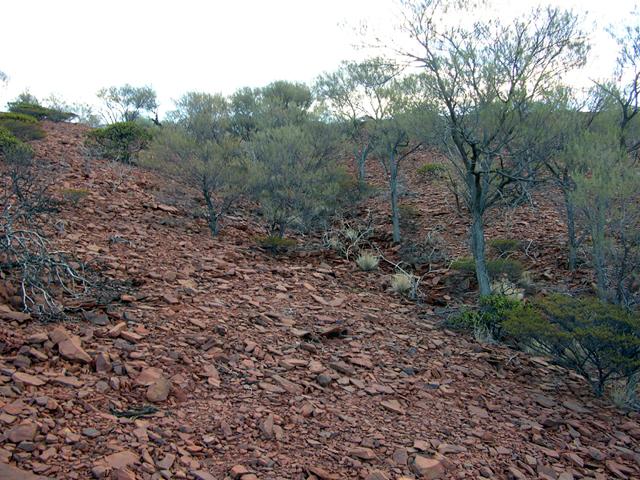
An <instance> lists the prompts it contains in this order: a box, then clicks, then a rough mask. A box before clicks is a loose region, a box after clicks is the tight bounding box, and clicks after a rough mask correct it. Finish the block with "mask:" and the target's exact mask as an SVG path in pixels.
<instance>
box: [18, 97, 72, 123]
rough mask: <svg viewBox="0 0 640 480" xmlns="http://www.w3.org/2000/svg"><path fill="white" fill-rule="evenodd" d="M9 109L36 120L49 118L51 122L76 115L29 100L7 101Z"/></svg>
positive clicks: (66, 119)
mask: <svg viewBox="0 0 640 480" xmlns="http://www.w3.org/2000/svg"><path fill="white" fill-rule="evenodd" d="M9 111H11V112H15V113H18V114H24V115H29V116H31V117H33V118H36V119H37V120H51V121H52V122H66V121H68V120H71V119H72V118H75V117H77V115H76V114H75V113H71V112H63V111H61V110H57V109H55V108H47V107H43V106H42V105H38V104H37V103H29V102H12V103H9Z"/></svg>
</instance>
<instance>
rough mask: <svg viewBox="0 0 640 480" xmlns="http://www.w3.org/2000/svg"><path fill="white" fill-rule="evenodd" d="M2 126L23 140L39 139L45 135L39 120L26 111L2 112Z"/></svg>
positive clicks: (0, 118)
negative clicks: (25, 112)
mask: <svg viewBox="0 0 640 480" xmlns="http://www.w3.org/2000/svg"><path fill="white" fill-rule="evenodd" d="M0 128H3V129H5V130H8V131H9V132H10V133H11V134H12V135H13V136H14V137H16V138H17V139H18V140H23V141H28V140H39V139H41V138H44V136H45V133H44V130H42V127H41V126H40V124H39V123H38V120H37V119H36V118H34V117H32V116H30V115H26V114H24V113H16V112H3V113H0Z"/></svg>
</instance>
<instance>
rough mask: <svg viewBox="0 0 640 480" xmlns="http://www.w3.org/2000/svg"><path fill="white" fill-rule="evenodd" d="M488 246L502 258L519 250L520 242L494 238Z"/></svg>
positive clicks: (511, 239)
mask: <svg viewBox="0 0 640 480" xmlns="http://www.w3.org/2000/svg"><path fill="white" fill-rule="evenodd" d="M489 246H490V247H491V248H492V249H493V250H494V251H495V253H497V254H498V256H503V255H506V254H508V253H511V252H515V251H516V250H518V249H519V248H520V241H519V240H516V239H513V238H494V239H493V240H489Z"/></svg>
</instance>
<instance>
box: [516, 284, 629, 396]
mask: <svg viewBox="0 0 640 480" xmlns="http://www.w3.org/2000/svg"><path fill="white" fill-rule="evenodd" d="M503 326H504V329H505V331H506V332H507V333H508V334H509V335H511V336H512V337H513V338H514V340H515V341H516V342H517V343H518V344H519V345H521V346H526V347H528V348H530V349H532V350H534V351H537V352H540V353H543V354H546V355H549V356H551V357H552V358H554V359H555V361H556V362H557V363H559V364H560V365H563V366H565V367H568V368H571V369H573V370H576V371H577V372H578V373H580V374H581V375H582V376H583V377H584V378H586V379H587V380H588V381H589V382H590V383H591V385H592V387H593V390H594V392H595V393H596V395H599V396H600V395H602V394H603V393H604V391H605V387H606V385H607V384H608V383H609V382H612V381H615V380H619V379H626V380H627V381H631V380H632V379H633V378H634V376H635V375H636V374H638V372H640V314H639V313H638V312H629V311H627V310H625V309H623V308H622V307H619V306H616V305H612V304H609V303H606V302H603V301H601V300H598V299H596V298H594V297H585V298H572V297H570V296H567V295H557V294H556V295H550V296H548V297H545V298H542V299H539V300H537V301H535V302H534V303H533V304H532V307H531V308H527V309H523V310H521V311H514V312H511V313H510V314H509V315H508V318H507V319H506V320H505V321H504V323H503Z"/></svg>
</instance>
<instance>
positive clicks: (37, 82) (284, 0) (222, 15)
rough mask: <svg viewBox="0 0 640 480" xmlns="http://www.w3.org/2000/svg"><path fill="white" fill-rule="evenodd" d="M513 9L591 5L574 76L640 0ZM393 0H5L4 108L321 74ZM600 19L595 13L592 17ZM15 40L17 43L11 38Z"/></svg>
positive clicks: (507, 12) (609, 47) (596, 70)
mask: <svg viewBox="0 0 640 480" xmlns="http://www.w3.org/2000/svg"><path fill="white" fill-rule="evenodd" d="M491 3H492V5H493V6H492V11H493V14H495V15H499V16H500V17H504V18H509V17H510V16H513V15H515V14H517V13H518V12H521V11H525V10H527V9H528V8H530V7H532V6H535V5H540V4H543V5H546V4H552V5H559V6H562V7H567V8H573V9H575V11H576V12H578V13H586V14H587V23H588V25H589V29H588V30H589V31H591V32H593V39H592V40H593V49H592V54H591V58H590V63H589V65H588V66H587V69H586V70H585V71H584V72H581V73H580V75H579V77H576V79H575V81H576V82H581V81H583V82H585V83H586V82H588V80H589V78H603V77H605V76H607V75H608V74H609V73H610V71H611V69H612V67H613V62H614V58H615V54H616V46H615V44H614V43H613V42H612V41H611V40H610V39H609V38H608V35H607V34H606V33H605V30H604V29H605V27H607V26H609V25H614V26H616V25H621V24H622V23H623V22H624V21H625V20H627V19H629V15H628V14H629V12H630V11H632V10H633V9H634V6H635V5H636V4H637V1H636V0H609V1H606V2H604V1H602V0H597V1H594V0H583V1H577V0H548V1H546V2H541V1H538V0H519V1H517V0H511V1H510V0H494V1H493V2H491ZM397 12H398V10H397V2H396V1H395V0H322V1H319V0H234V1H222V0H209V1H205V0H181V1H179V2H176V1H175V0H174V1H166V0H155V1H150V0H126V1H125V0H109V1H108V2H92V1H86V0H56V1H51V0H20V1H8V2H5V4H3V6H2V17H3V22H2V34H3V38H5V39H10V41H7V42H5V48H3V49H2V51H0V71H4V72H5V73H6V74H7V75H8V76H9V81H8V83H7V84H6V85H4V86H0V109H2V108H3V107H4V104H5V103H6V102H7V101H8V100H11V99H12V98H15V96H16V95H17V94H19V93H20V92H22V91H25V90H29V91H30V92H31V93H32V94H34V95H36V96H37V97H38V98H44V97H47V96H48V95H50V94H55V95H56V96H58V97H61V98H63V99H64V100H67V101H69V102H88V103H96V98H95V93H96V91H97V90H98V89H99V88H101V87H107V86H111V85H122V84H124V83H130V84H132V85H136V86H139V85H151V86H152V87H153V88H154V89H155V90H156V91H157V93H158V98H159V101H160V104H161V107H162V108H161V110H162V111H166V110H169V109H171V108H172V106H173V100H174V99H177V98H178V97H180V96H181V95H182V94H183V93H185V92H187V91H191V90H200V91H207V92H212V93H213V92H221V93H223V94H230V93H232V92H233V91H234V90H236V89H237V88H239V87H242V86H251V87H258V86H262V85H266V84H267V83H269V82H271V81H274V80H279V79H283V80H291V81H302V82H311V81H313V79H314V78H315V77H316V76H317V75H318V74H320V73H322V72H323V71H330V70H333V69H335V68H336V67H337V66H338V64H339V62H340V61H341V60H345V59H357V58H361V57H362V56H363V55H365V54H366V51H363V50H361V49H358V48H356V47H355V45H358V44H361V43H362V38H361V37H359V36H358V35H357V33H356V30H357V28H356V27H357V25H358V24H359V23H360V22H362V21H366V23H367V24H368V25H370V28H371V29H374V30H377V31H380V32H382V33H383V34H388V35H389V34H392V33H391V32H392V30H391V29H390V26H391V25H392V24H393V22H394V19H395V18H397ZM594 22H595V24H594ZM7 47H8V48H7Z"/></svg>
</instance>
